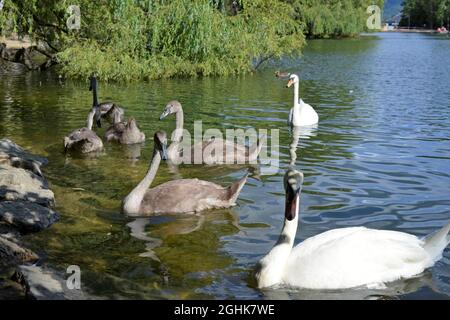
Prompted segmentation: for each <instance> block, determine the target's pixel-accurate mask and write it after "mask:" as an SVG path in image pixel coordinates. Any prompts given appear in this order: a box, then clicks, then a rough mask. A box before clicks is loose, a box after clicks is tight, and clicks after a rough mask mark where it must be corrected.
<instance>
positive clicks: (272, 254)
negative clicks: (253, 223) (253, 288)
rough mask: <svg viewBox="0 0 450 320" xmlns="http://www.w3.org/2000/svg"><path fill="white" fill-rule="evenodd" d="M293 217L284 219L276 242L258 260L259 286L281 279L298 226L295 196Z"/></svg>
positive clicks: (278, 282) (272, 283)
mask: <svg viewBox="0 0 450 320" xmlns="http://www.w3.org/2000/svg"><path fill="white" fill-rule="evenodd" d="M295 201H297V208H296V214H295V218H294V219H293V220H291V221H289V220H287V219H285V220H284V226H283V230H282V231H281V234H280V237H279V238H278V241H277V243H276V244H275V246H274V247H273V248H272V250H270V251H269V253H268V254H267V255H266V256H265V257H264V258H262V259H261V260H260V262H259V266H258V267H259V270H258V271H257V273H256V280H257V282H258V287H259V288H267V287H271V286H274V285H276V284H280V283H281V282H282V280H283V275H284V272H285V267H286V264H287V262H288V259H289V256H290V254H291V251H292V247H293V245H294V240H295V234H296V233H297V226H298V211H299V205H300V203H299V198H297V199H296V200H295Z"/></svg>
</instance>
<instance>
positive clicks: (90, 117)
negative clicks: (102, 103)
mask: <svg viewBox="0 0 450 320" xmlns="http://www.w3.org/2000/svg"><path fill="white" fill-rule="evenodd" d="M94 116H95V108H92V110H91V111H90V112H89V114H88V117H87V124H86V128H88V129H89V130H92V125H93V124H94Z"/></svg>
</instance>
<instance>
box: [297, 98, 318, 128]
mask: <svg viewBox="0 0 450 320" xmlns="http://www.w3.org/2000/svg"><path fill="white" fill-rule="evenodd" d="M299 105H300V107H299V108H298V111H297V112H295V111H294V114H293V124H294V126H309V125H313V124H316V123H318V122H319V115H318V114H317V112H316V110H314V108H313V107H311V106H310V105H309V104H307V103H305V102H304V101H303V100H302V99H300V101H299Z"/></svg>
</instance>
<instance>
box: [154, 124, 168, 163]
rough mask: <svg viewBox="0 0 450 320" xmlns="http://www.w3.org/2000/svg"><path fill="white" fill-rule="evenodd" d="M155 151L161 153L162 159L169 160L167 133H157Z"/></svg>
mask: <svg viewBox="0 0 450 320" xmlns="http://www.w3.org/2000/svg"><path fill="white" fill-rule="evenodd" d="M154 140H155V151H156V152H159V154H160V155H161V159H163V160H167V134H166V132H165V131H156V132H155V136H154Z"/></svg>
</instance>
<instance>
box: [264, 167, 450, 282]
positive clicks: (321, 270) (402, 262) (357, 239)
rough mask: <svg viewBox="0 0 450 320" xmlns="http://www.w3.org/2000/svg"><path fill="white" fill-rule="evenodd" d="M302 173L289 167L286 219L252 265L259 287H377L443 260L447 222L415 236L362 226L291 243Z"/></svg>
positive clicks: (333, 231)
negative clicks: (271, 243)
mask: <svg viewBox="0 0 450 320" xmlns="http://www.w3.org/2000/svg"><path fill="white" fill-rule="evenodd" d="M302 182H303V174H302V173H301V172H298V171H295V170H288V172H286V175H285V177H284V186H285V189H286V209H285V222H284V227H283V230H282V232H281V235H280V238H279V239H278V241H277V243H276V244H275V246H274V247H273V248H272V250H271V251H270V252H269V253H268V254H267V255H266V256H265V257H264V258H263V259H262V260H260V262H259V263H258V265H257V270H256V280H257V284H258V287H259V288H266V287H271V286H274V285H287V286H292V287H300V288H308V289H345V288H353V287H360V286H368V287H372V286H374V287H379V286H383V284H384V283H387V282H391V281H395V280H398V279H402V278H410V277H413V276H416V275H419V274H420V273H422V272H423V271H424V270H425V269H427V268H429V267H431V266H433V264H434V263H435V262H436V261H438V260H439V259H441V258H442V252H443V251H444V249H445V247H446V246H447V245H448V244H449V242H450V236H448V232H449V231H450V223H448V224H447V225H446V226H445V227H444V228H442V229H441V230H440V231H438V232H437V233H434V234H432V235H429V236H427V237H426V238H424V239H419V238H417V237H416V236H413V235H410V234H407V233H403V232H397V231H387V230H373V229H367V228H365V227H354V228H342V229H334V230H330V231H327V232H324V233H321V234H319V235H317V236H314V237H311V238H309V239H306V240H305V241H303V242H302V243H300V244H299V245H297V246H296V247H295V248H292V247H293V244H294V239H295V234H296V231H297V223H298V219H299V218H298V213H299V203H300V192H301V186H302Z"/></svg>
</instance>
